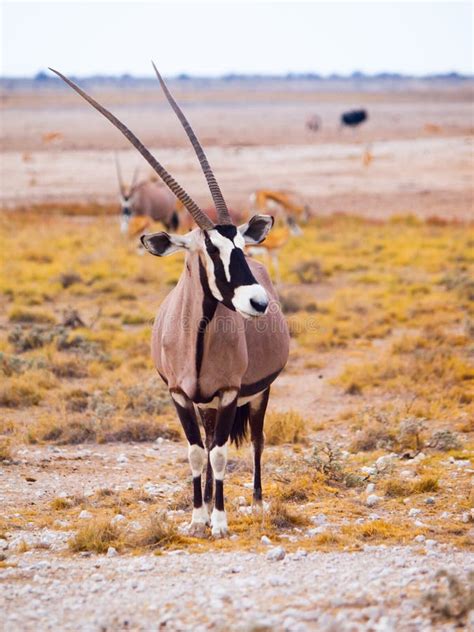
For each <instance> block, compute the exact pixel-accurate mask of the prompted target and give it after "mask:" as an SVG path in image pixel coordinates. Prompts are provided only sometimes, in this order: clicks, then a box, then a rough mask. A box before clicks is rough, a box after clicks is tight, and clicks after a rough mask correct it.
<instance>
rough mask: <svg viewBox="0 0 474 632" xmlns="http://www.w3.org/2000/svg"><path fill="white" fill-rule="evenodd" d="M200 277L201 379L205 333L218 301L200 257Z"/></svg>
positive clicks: (198, 344)
mask: <svg viewBox="0 0 474 632" xmlns="http://www.w3.org/2000/svg"><path fill="white" fill-rule="evenodd" d="M199 279H200V281H201V285H202V289H203V294H204V298H203V300H202V316H201V320H200V321H199V328H198V334H197V339H196V375H197V377H198V379H199V374H200V372H201V366H202V358H203V354H204V334H205V333H206V329H207V326H208V325H209V323H210V322H211V320H212V319H213V317H214V314H215V312H216V307H217V301H216V299H215V298H214V297H213V296H212V293H211V289H210V288H209V283H208V280H207V276H206V271H205V269H204V266H203V264H202V263H201V260H200V259H199Z"/></svg>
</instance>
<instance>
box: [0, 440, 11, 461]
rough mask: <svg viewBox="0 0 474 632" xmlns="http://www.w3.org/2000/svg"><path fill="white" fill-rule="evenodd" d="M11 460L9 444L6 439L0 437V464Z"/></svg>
mask: <svg viewBox="0 0 474 632" xmlns="http://www.w3.org/2000/svg"><path fill="white" fill-rule="evenodd" d="M11 458H12V453H11V448H10V442H9V441H8V439H3V438H1V437H0V463H1V462H2V461H9V460H10V459H11Z"/></svg>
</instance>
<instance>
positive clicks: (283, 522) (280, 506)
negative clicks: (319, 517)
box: [266, 500, 308, 531]
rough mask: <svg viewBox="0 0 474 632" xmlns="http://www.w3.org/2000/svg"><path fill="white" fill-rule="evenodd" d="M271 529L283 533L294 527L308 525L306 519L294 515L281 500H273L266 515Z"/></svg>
mask: <svg viewBox="0 0 474 632" xmlns="http://www.w3.org/2000/svg"><path fill="white" fill-rule="evenodd" d="M266 518H267V520H268V522H269V523H270V525H271V527H272V528H274V529H276V530H278V531H283V530H286V529H293V528H294V527H304V526H306V525H307V524H308V520H307V518H306V517H305V516H304V515H303V514H301V513H299V514H297V513H295V512H294V511H293V510H291V509H290V508H289V507H288V505H286V504H285V503H284V502H283V501H282V500H273V501H272V503H271V504H270V509H269V511H268V513H267V515H266Z"/></svg>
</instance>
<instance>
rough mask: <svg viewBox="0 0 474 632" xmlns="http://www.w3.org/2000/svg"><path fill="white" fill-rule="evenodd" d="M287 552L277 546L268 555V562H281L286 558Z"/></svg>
mask: <svg viewBox="0 0 474 632" xmlns="http://www.w3.org/2000/svg"><path fill="white" fill-rule="evenodd" d="M285 555H286V551H285V549H284V548H283V547H282V546H276V547H275V548H274V549H271V550H270V551H268V553H267V560H270V561H271V562H280V561H281V560H283V559H284V558H285Z"/></svg>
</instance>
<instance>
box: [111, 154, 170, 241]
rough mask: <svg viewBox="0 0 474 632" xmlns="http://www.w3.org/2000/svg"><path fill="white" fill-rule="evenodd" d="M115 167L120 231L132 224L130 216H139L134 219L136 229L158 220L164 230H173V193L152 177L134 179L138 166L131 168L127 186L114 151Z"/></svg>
mask: <svg viewBox="0 0 474 632" xmlns="http://www.w3.org/2000/svg"><path fill="white" fill-rule="evenodd" d="M115 167H116V170H117V179H118V185H119V191H120V230H121V231H122V233H128V232H130V228H131V227H133V226H134V224H133V223H132V224H131V223H130V220H132V219H135V218H142V219H143V221H142V222H139V223H138V229H139V232H143V231H144V230H145V229H146V228H147V227H148V226H149V225H150V224H151V223H152V222H161V223H162V224H163V225H164V227H165V228H166V229H167V230H176V229H177V228H178V225H179V219H178V213H177V209H176V204H177V199H176V197H175V196H174V195H173V193H172V192H171V191H170V190H169V189H168V188H167V187H165V186H163V184H161V183H160V182H156V181H154V180H149V179H148V180H139V181H138V182H137V177H138V169H135V171H134V174H133V178H132V183H131V185H130V186H129V187H128V188H127V186H126V185H125V184H124V181H123V178H122V170H121V168H120V163H119V160H118V157H117V155H115ZM134 231H135V228H134ZM134 236H135V235H134Z"/></svg>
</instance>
